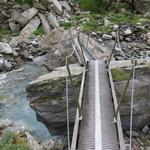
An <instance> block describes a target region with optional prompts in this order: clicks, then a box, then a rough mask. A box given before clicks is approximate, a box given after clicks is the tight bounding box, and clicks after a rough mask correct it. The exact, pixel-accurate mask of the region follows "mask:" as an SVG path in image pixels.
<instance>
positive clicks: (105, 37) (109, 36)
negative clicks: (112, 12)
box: [102, 34, 112, 40]
mask: <svg viewBox="0 0 150 150" xmlns="http://www.w3.org/2000/svg"><path fill="white" fill-rule="evenodd" d="M102 38H103V40H111V39H112V36H111V35H108V34H103V36H102Z"/></svg>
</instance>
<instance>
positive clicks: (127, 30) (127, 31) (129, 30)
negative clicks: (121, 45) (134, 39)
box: [124, 28, 132, 35]
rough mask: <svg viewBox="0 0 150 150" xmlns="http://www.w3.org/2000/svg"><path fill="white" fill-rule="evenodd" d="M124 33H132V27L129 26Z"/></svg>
mask: <svg viewBox="0 0 150 150" xmlns="http://www.w3.org/2000/svg"><path fill="white" fill-rule="evenodd" d="M124 34H125V35H130V34H132V31H131V29H129V28H127V29H126V30H124Z"/></svg>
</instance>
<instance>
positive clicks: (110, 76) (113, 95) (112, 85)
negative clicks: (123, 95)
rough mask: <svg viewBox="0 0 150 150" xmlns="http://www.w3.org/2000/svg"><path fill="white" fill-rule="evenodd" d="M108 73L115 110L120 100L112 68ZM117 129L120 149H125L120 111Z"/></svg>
mask: <svg viewBox="0 0 150 150" xmlns="http://www.w3.org/2000/svg"><path fill="white" fill-rule="evenodd" d="M108 75H109V80H110V85H111V91H112V97H113V102H114V107H115V110H116V109H117V107H118V102H117V97H116V92H115V88H114V83H113V79H112V74H111V71H110V70H108ZM117 130H118V138H119V143H120V150H125V145H124V139H123V132H122V125H121V119H120V114H119V113H118V120H117Z"/></svg>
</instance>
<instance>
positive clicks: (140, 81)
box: [114, 67, 150, 130]
mask: <svg viewBox="0 0 150 150" xmlns="http://www.w3.org/2000/svg"><path fill="white" fill-rule="evenodd" d="M149 75H150V68H149V67H144V68H138V69H136V75H135V90H134V106H133V128H134V129H135V130H137V129H143V128H144V127H145V126H146V125H149V124H150V109H149V108H150V101H149V98H150V93H149V91H150V76H149ZM114 84H115V89H116V94H117V97H118V99H119V98H120V95H121V93H122V91H123V88H124V86H125V84H126V81H115V82H114ZM130 101H131V83H130V85H129V88H128V90H127V92H126V94H125V97H124V99H123V102H122V104H121V107H120V113H121V119H122V124H123V128H124V129H129V127H130Z"/></svg>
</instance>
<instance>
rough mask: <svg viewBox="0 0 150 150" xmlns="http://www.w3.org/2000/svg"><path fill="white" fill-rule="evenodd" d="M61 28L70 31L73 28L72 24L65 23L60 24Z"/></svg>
mask: <svg viewBox="0 0 150 150" xmlns="http://www.w3.org/2000/svg"><path fill="white" fill-rule="evenodd" d="M60 26H61V27H64V28H65V29H69V28H71V27H72V26H73V23H72V22H64V23H60Z"/></svg>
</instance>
